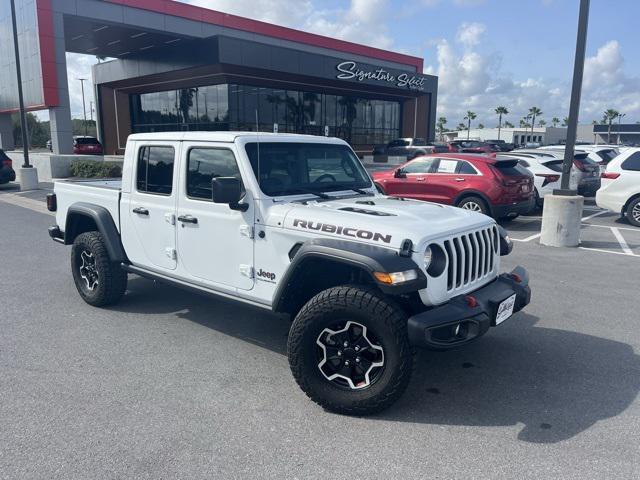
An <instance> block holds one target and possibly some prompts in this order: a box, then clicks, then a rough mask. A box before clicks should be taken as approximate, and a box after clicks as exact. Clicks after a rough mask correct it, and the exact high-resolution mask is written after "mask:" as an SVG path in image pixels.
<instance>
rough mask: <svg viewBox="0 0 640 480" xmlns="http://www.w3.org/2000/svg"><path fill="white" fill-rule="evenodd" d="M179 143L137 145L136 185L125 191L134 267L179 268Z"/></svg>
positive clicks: (124, 228) (123, 213) (124, 215)
mask: <svg viewBox="0 0 640 480" xmlns="http://www.w3.org/2000/svg"><path fill="white" fill-rule="evenodd" d="M179 146H180V144H179V142H160V141H149V142H144V141H138V142H136V143H135V147H134V149H135V153H134V159H133V160H134V167H133V183H132V185H131V188H130V191H129V192H123V194H122V201H121V209H120V221H121V223H122V225H121V232H122V243H123V245H124V247H125V251H126V252H127V255H128V257H129V260H131V262H132V263H133V264H134V265H139V266H143V267H149V268H153V269H164V270H174V269H175V268H176V230H175V213H176V197H177V195H176V185H177V182H176V175H175V174H174V173H175V169H174V165H175V164H176V159H177V154H178V151H179Z"/></svg>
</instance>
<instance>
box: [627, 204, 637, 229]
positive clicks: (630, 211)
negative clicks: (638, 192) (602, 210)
mask: <svg viewBox="0 0 640 480" xmlns="http://www.w3.org/2000/svg"><path fill="white" fill-rule="evenodd" d="M627 220H629V223H631V225H635V226H636V227H640V198H636V199H635V200H633V201H632V202H631V203H630V204H629V206H628V207H627Z"/></svg>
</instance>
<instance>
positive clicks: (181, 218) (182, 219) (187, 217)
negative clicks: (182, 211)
mask: <svg viewBox="0 0 640 480" xmlns="http://www.w3.org/2000/svg"><path fill="white" fill-rule="evenodd" d="M178 221H179V222H182V223H198V219H197V218H196V217H193V216H191V215H180V216H179V217H178Z"/></svg>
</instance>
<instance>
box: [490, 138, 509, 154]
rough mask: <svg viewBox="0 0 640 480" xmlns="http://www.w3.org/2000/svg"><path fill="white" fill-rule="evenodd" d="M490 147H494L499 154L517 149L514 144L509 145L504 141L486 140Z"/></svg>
mask: <svg viewBox="0 0 640 480" xmlns="http://www.w3.org/2000/svg"><path fill="white" fill-rule="evenodd" d="M485 142H486V143H488V144H489V145H493V146H494V147H495V148H496V151H498V152H510V151H511V150H513V149H514V148H515V145H514V144H513V143H507V142H505V141H504V140H485Z"/></svg>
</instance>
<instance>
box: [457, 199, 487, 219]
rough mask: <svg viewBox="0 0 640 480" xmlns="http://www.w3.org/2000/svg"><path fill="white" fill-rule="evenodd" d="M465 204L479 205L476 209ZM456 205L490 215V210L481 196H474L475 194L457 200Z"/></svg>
mask: <svg viewBox="0 0 640 480" xmlns="http://www.w3.org/2000/svg"><path fill="white" fill-rule="evenodd" d="M466 205H477V206H478V207H479V210H476V209H474V208H469V207H467V206H466ZM456 207H458V208H464V209H468V210H472V211H475V212H479V213H484V214H485V215H489V216H490V215H491V212H489V207H488V206H487V203H486V202H485V201H484V200H483V199H482V198H480V197H476V196H469V197H464V198H463V199H462V200H460V201H458V203H457V204H456Z"/></svg>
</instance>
